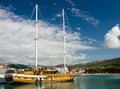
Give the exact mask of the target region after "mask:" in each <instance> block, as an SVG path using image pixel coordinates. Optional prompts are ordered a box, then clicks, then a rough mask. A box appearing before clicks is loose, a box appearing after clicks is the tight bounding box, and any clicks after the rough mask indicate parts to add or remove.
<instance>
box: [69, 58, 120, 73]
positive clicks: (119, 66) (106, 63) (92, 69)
mask: <svg viewBox="0 0 120 89" xmlns="http://www.w3.org/2000/svg"><path fill="white" fill-rule="evenodd" d="M71 69H84V70H86V72H87V73H120V58H114V59H109V60H102V61H94V62H90V63H86V64H76V65H73V66H71Z"/></svg>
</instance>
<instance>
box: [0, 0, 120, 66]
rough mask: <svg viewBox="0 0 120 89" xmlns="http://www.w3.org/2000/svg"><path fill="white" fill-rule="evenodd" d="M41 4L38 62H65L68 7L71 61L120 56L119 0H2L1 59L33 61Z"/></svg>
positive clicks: (87, 60)
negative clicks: (37, 16)
mask: <svg viewBox="0 0 120 89" xmlns="http://www.w3.org/2000/svg"><path fill="white" fill-rule="evenodd" d="M36 3H37V4H38V5H39V19H40V21H39V25H40V26H39V36H40V39H39V47H38V50H39V64H46V65H55V64H61V63H62V62H63V50H62V48H63V43H62V42H63V37H62V36H63V35H62V33H63V32H62V17H61V10H62V9H63V8H64V9H65V23H66V52H67V61H68V63H72V64H75V63H86V62H90V61H96V60H99V61H100V60H104V59H111V58H117V57H120V28H119V24H120V11H119V10H120V5H119V3H120V1H119V0H92V1H91V0H44V1H43V0H25V1H24V0H0V34H1V38H0V47H1V50H0V59H1V62H5V63H6V62H13V63H17V62H19V63H34V62H35V60H34V58H35V57H34V30H32V29H34V28H35V26H34V21H31V19H32V20H34V16H35V15H34V14H33V17H32V18H31V16H32V12H33V9H34V7H35V4H36ZM51 51H52V52H51Z"/></svg>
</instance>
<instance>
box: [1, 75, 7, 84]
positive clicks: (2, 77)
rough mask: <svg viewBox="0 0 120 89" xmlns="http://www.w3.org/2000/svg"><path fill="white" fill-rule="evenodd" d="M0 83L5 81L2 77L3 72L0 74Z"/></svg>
mask: <svg viewBox="0 0 120 89" xmlns="http://www.w3.org/2000/svg"><path fill="white" fill-rule="evenodd" d="M0 83H7V82H6V81H5V79H4V74H0Z"/></svg>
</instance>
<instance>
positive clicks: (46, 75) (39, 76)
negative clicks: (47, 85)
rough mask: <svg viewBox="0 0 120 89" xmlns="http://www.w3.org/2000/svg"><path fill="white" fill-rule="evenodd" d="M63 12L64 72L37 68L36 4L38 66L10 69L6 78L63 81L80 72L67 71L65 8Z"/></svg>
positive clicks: (30, 80)
mask: <svg viewBox="0 0 120 89" xmlns="http://www.w3.org/2000/svg"><path fill="white" fill-rule="evenodd" d="M62 14H63V31H64V73H60V72H58V71H57V70H52V69H46V70H38V68H37V64H38V63H37V58H38V57H37V55H38V50H37V40H38V5H37V4H36V37H35V49H36V52H35V53H36V68H35V70H30V69H26V70H22V69H21V70H18V69H10V70H9V69H8V70H7V71H6V73H5V76H4V77H5V80H6V81H7V82H8V83H36V82H41V81H42V82H61V81H71V80H73V79H74V78H75V77H76V76H77V75H78V74H77V73H70V72H66V52H65V22H64V9H63V10H62Z"/></svg>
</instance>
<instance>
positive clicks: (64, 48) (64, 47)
mask: <svg viewBox="0 0 120 89" xmlns="http://www.w3.org/2000/svg"><path fill="white" fill-rule="evenodd" d="M62 16H63V41H64V43H63V50H64V73H65V74H66V46H65V36H66V32H65V17H64V9H62Z"/></svg>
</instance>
